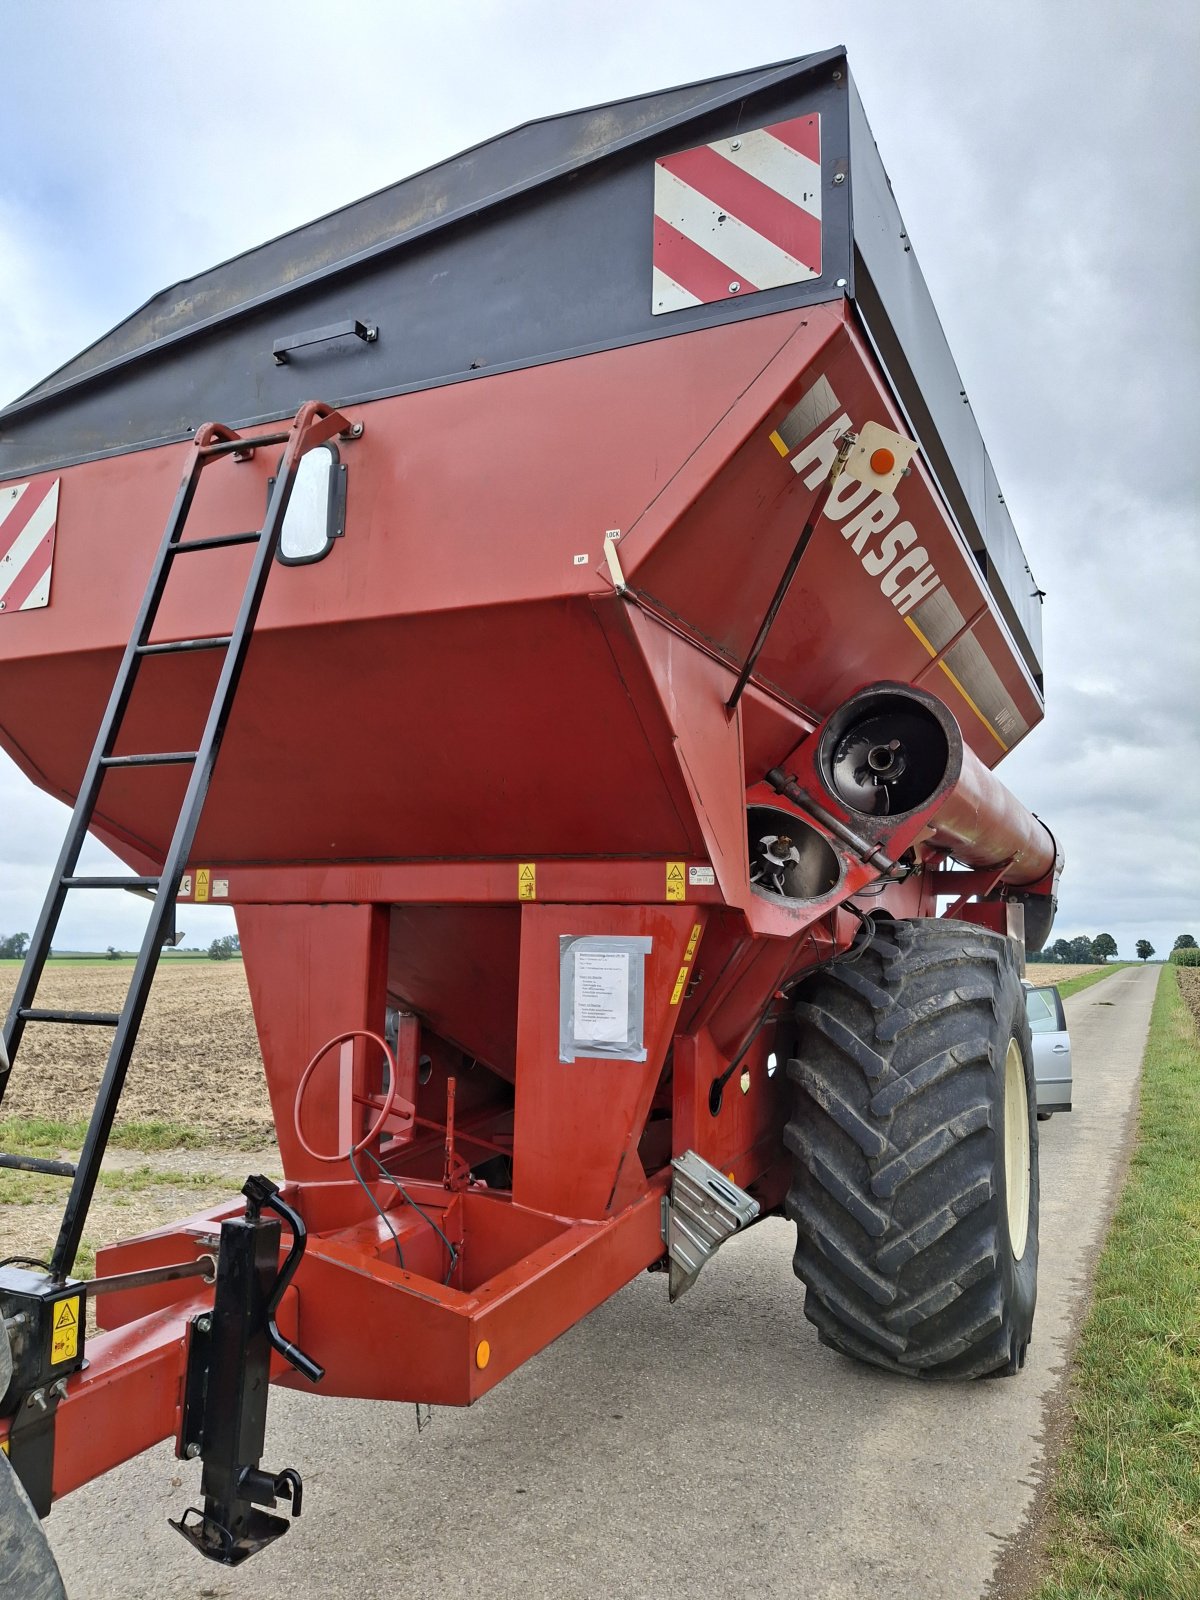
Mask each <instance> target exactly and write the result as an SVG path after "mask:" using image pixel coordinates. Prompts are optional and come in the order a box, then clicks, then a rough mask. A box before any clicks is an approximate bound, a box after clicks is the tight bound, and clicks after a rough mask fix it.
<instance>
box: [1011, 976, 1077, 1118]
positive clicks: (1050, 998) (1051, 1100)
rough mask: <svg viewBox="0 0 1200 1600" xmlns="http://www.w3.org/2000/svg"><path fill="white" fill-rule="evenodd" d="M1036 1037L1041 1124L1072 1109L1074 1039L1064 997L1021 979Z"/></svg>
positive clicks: (1050, 988)
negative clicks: (1069, 1030) (1071, 1034)
mask: <svg viewBox="0 0 1200 1600" xmlns="http://www.w3.org/2000/svg"><path fill="white" fill-rule="evenodd" d="M1021 983H1022V987H1023V988H1024V990H1025V1010H1026V1012H1027V1013H1028V1016H1029V1027H1030V1031H1031V1032H1032V1034H1033V1075H1034V1077H1035V1079H1036V1080H1037V1108H1038V1113H1037V1114H1038V1121H1039V1122H1045V1121H1046V1119H1047V1118H1048V1117H1052V1116H1053V1115H1054V1113H1055V1112H1056V1111H1070V1109H1071V1036H1070V1034H1069V1033H1068V1032H1067V1018H1066V1014H1065V1012H1064V1011H1063V1003H1062V996H1061V995H1060V994H1059V992H1058V990H1057V989H1055V988H1054V987H1053V986H1052V985H1051V986H1048V987H1046V988H1044V989H1038V988H1035V987H1034V985H1033V984H1032V983H1030V982H1029V981H1028V980H1027V979H1022V980H1021Z"/></svg>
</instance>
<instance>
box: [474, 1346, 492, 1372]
mask: <svg viewBox="0 0 1200 1600" xmlns="http://www.w3.org/2000/svg"><path fill="white" fill-rule="evenodd" d="M491 1359H492V1347H491V1345H490V1344H489V1343H488V1342H487V1340H486V1339H480V1341H479V1343H478V1344H477V1345H476V1346H475V1365H476V1366H477V1367H478V1368H479V1370H480V1372H482V1371H483V1369H484V1367H486V1366H487V1364H488V1362H489V1361H490V1360H491Z"/></svg>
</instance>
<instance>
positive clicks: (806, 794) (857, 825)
mask: <svg viewBox="0 0 1200 1600" xmlns="http://www.w3.org/2000/svg"><path fill="white" fill-rule="evenodd" d="M810 745H811V746H815V757H814V760H813V768H814V769H815V770H814V771H813V772H812V773H811V774H809V775H808V776H809V783H808V784H805V783H804V782H803V777H804V776H805V775H804V774H802V775H801V780H800V781H799V782H797V780H796V778H794V777H792V776H791V775H789V774H788V773H786V772H784V771H783V770H782V769H780V768H774V769H773V770H772V771H771V772H769V773H768V774H767V780H768V782H769V783H771V785H772V786H773V787H774V788H775V789H776V790H777V791H778V792H779V793H781V794H784V795H786V796H787V797H788V798H789V799H791V800H792V801H793V802H794V803H796V804H798V805H801V806H803V807H805V808H806V809H808V810H810V811H817V810H818V806H817V805H814V795H813V789H814V788H818V789H819V791H820V792H821V797H822V799H823V800H825V802H826V806H829V805H830V803H831V804H832V809H833V810H834V811H835V812H836V811H837V810H838V809H839V808H840V809H841V810H842V811H843V812H844V814H845V816H846V818H847V819H848V822H849V825H850V827H851V828H852V829H853V830H854V833H855V834H856V835H857V836H858V837H860V838H861V839H862V840H863V842H864V843H866V844H868V845H871V846H878V845H879V844H880V843H881V842H883V841H888V840H891V839H893V837H894V836H896V835H898V834H901V833H902V832H904V824H905V823H906V821H907V822H911V821H912V820H914V819H917V818H920V819H921V826H920V827H919V829H918V830H917V833H916V837H915V840H914V841H913V842H915V843H918V844H923V845H926V846H932V847H933V848H934V849H936V850H940V851H944V852H945V853H946V854H948V855H950V856H952V857H953V858H954V859H955V860H956V861H959V862H961V863H962V864H963V865H964V866H967V867H970V868H974V869H976V870H977V871H978V873H979V874H980V875H981V877H982V878H985V879H986V878H990V879H991V884H990V886H989V887H988V888H987V890H986V891H985V892H987V893H995V892H997V891H1001V892H1003V893H1004V895H1005V898H1009V899H1015V900H1020V901H1022V902H1023V903H1024V905H1025V914H1026V925H1025V940H1026V945H1027V947H1028V948H1029V949H1031V950H1037V949H1040V948H1041V946H1042V944H1043V943H1044V942H1045V939H1046V937H1047V936H1048V935H1049V932H1050V928H1051V925H1052V923H1053V920H1054V910H1055V906H1056V900H1057V890H1058V878H1059V874H1060V873H1061V871H1062V866H1063V856H1062V851H1061V850H1060V848H1059V846H1058V844H1057V842H1056V840H1055V838H1054V835H1053V834H1052V833H1051V832H1050V830H1049V828H1047V827H1046V825H1045V823H1043V822H1042V821H1041V820H1040V819H1039V818H1038V817H1036V816H1034V814H1033V813H1032V812H1031V811H1029V810H1028V809H1027V808H1026V807H1025V806H1024V805H1023V804H1022V803H1021V801H1020V800H1018V799H1017V797H1016V796H1015V795H1014V794H1013V793H1012V791H1011V790H1010V789H1009V788H1007V787H1006V785H1005V784H1004V783H1002V782H1001V780H1000V779H999V778H997V777H996V775H995V774H994V773H993V772H991V771H990V770H989V769H988V768H987V767H985V766H984V764H983V762H982V761H981V760H980V759H979V757H978V756H977V755H976V754H975V752H974V751H973V750H972V749H971V748H970V746H969V745H967V744H966V742H965V741H964V739H963V735H962V730H961V729H960V727H959V725H958V723H957V721H956V720H955V718H954V716H953V714H952V713H951V712H950V711H949V710H948V708H947V707H946V706H945V705H944V704H943V703H942V701H941V700H939V699H937V697H936V696H935V695H932V694H928V693H926V692H925V691H923V690H920V689H915V688H912V687H911V686H910V685H908V684H898V683H880V684H876V685H873V686H872V687H871V688H868V689H864V690H862V691H861V692H860V693H858V694H856V695H853V696H852V697H851V698H850V699H849V700H847V701H846V702H845V703H844V704H843V705H842V706H841V707H840V708H839V709H838V710H837V711H835V712H834V713H833V714H832V715H831V716H830V717H829V718H828V719H827V720H826V721H825V723H824V724H823V725H822V727H821V728H820V729H818V731H817V734H816V735H815V736H814V739H813V740H812V741H810ZM813 777H815V778H816V780H817V783H816V784H815V785H814V784H813V783H812V781H811V780H812V778H813ZM820 810H821V811H825V807H821V808H820ZM824 820H825V821H826V824H827V825H830V824H831V823H832V824H836V823H837V820H838V819H837V817H836V816H833V817H832V818H831V817H830V816H829V815H828V812H826V814H825V817H824ZM844 826H845V824H843V827H844ZM980 887H981V886H980V885H977V886H976V892H979V888H980Z"/></svg>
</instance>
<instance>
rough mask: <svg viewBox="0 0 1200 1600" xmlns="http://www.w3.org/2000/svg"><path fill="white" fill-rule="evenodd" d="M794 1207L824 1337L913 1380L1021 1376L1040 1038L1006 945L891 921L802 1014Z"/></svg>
mask: <svg viewBox="0 0 1200 1600" xmlns="http://www.w3.org/2000/svg"><path fill="white" fill-rule="evenodd" d="M796 1017H797V1024H798V1027H797V1059H795V1060H793V1061H790V1062H789V1063H788V1073H789V1076H790V1077H791V1079H792V1081H793V1083H794V1085H795V1090H794V1093H795V1106H794V1112H793V1118H792V1121H791V1122H789V1124H788V1126H787V1132H786V1135H785V1138H786V1141H787V1145H788V1148H789V1149H790V1150H791V1152H792V1154H793V1157H794V1166H795V1171H794V1178H793V1182H792V1187H791V1190H790V1192H789V1194H788V1200H787V1212H788V1215H789V1216H790V1217H791V1218H792V1220H793V1221H794V1222H795V1223H796V1226H797V1233H798V1237H797V1244H796V1255H795V1260H794V1266H795V1270H796V1275H797V1277H799V1278H801V1279H802V1280H803V1281H804V1284H805V1288H806V1294H805V1302H804V1309H805V1314H806V1316H807V1317H808V1318H809V1320H810V1321H811V1322H814V1323H815V1324H816V1326H817V1328H818V1330H819V1332H820V1336H821V1340H822V1342H823V1343H824V1344H827V1345H832V1346H833V1348H834V1349H835V1350H840V1351H842V1352H843V1353H844V1354H845V1355H848V1356H855V1357H857V1358H858V1359H860V1360H862V1361H868V1362H871V1363H872V1364H873V1365H875V1366H879V1367H886V1368H887V1369H888V1370H889V1371H890V1372H896V1373H903V1374H907V1375H909V1376H913V1377H921V1378H979V1377H986V1376H991V1375H996V1376H999V1375H1001V1374H1009V1373H1015V1372H1016V1371H1018V1370H1019V1368H1020V1367H1021V1366H1023V1365H1024V1361H1025V1350H1026V1347H1027V1345H1028V1344H1029V1339H1030V1332H1031V1330H1032V1327H1033V1308H1034V1302H1035V1300H1036V1297H1037V1256H1038V1167H1037V1120H1036V1095H1035V1089H1034V1079H1033V1049H1032V1045H1031V1042H1030V1036H1029V1023H1028V1021H1027V1019H1026V1015H1025V1004H1024V999H1023V996H1022V991H1021V983H1020V974H1019V970H1018V966H1017V957H1016V949H1015V946H1014V945H1013V944H1012V942H1011V940H1009V939H1006V938H1003V937H1002V936H1001V935H999V934H993V933H988V932H984V931H982V930H980V929H976V928H973V927H971V926H969V925H967V924H964V923H961V922H955V921H949V920H947V921H934V920H928V921H920V922H892V921H880V922H879V924H878V925H877V927H876V928H875V930H874V932H873V933H871V935H870V936H869V938H867V940H866V942H865V943H864V944H862V945H860V946H859V947H858V948H857V949H856V950H855V951H854V952H853V954H852V955H850V956H848V957H846V958H845V959H843V960H841V961H838V962H835V963H833V964H832V965H831V966H829V967H827V968H825V969H824V970H823V971H822V972H820V973H818V974H817V975H815V976H814V977H813V978H812V979H811V980H810V981H809V982H808V983H807V984H806V985H805V986H804V988H803V989H802V990H801V991H800V993H799V1000H798V1004H797V1008H796Z"/></svg>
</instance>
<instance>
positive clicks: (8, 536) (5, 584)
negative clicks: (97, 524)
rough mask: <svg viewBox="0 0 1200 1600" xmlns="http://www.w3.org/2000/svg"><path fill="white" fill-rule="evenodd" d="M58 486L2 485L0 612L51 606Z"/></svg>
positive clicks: (50, 484)
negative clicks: (51, 570) (51, 574)
mask: <svg viewBox="0 0 1200 1600" xmlns="http://www.w3.org/2000/svg"><path fill="white" fill-rule="evenodd" d="M59 482H60V480H59V479H58V478H55V479H54V480H53V481H52V482H50V483H47V482H45V481H44V480H43V482H41V483H39V484H38V485H37V487H36V488H35V487H34V485H33V484H32V483H0V612H5V611H36V610H37V609H38V607H39V606H48V605H49V604H50V569H51V567H52V566H53V564H54V529H55V525H56V523H57V520H58V485H59Z"/></svg>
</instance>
